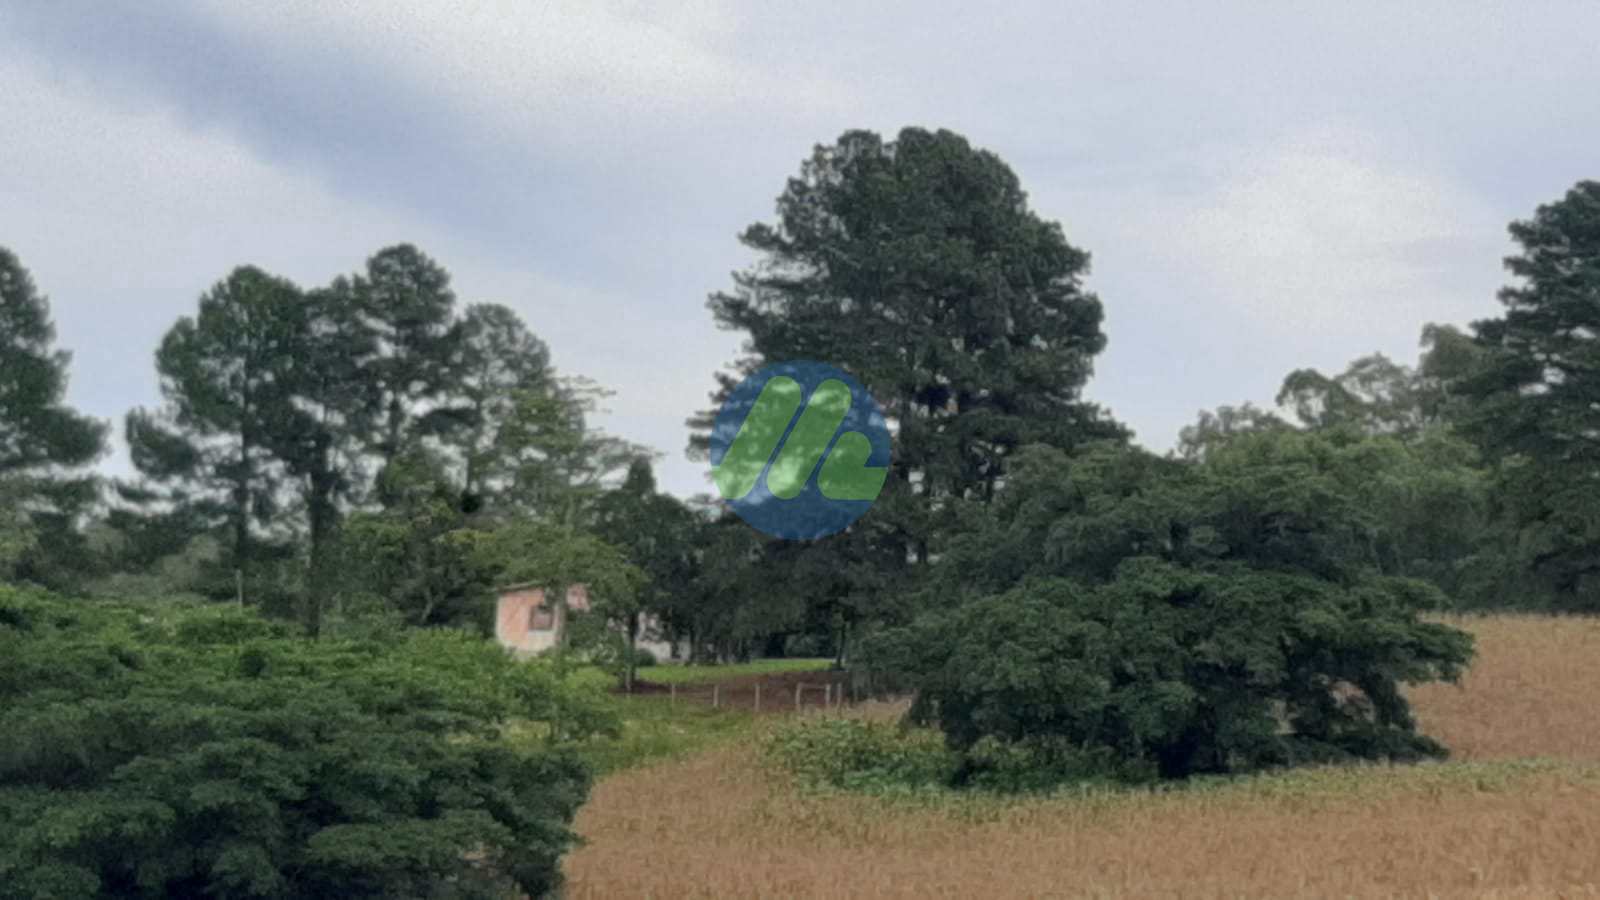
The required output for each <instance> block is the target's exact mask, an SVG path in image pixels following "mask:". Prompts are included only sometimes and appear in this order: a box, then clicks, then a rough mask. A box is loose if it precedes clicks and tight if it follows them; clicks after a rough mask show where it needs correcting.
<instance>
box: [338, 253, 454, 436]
mask: <svg viewBox="0 0 1600 900" xmlns="http://www.w3.org/2000/svg"><path fill="white" fill-rule="evenodd" d="M350 289H351V292H352V294H353V295H354V302H355V303H356V305H357V306H358V307H359V309H360V310H361V314H362V317H363V319H364V324H365V325H366V327H367V328H368V329H370V330H371V332H372V340H373V345H372V352H371V355H370V356H369V357H368V358H366V359H365V360H364V365H365V368H366V370H367V374H368V377H370V378H371V379H372V380H373V381H374V382H375V388H376V390H377V391H378V394H379V397H378V406H379V408H380V410H381V413H380V415H379V416H378V419H377V424H378V426H379V432H378V435H377V436H376V438H375V439H373V441H372V445H373V449H374V450H375V451H376V452H377V454H378V456H379V458H380V459H381V460H382V464H383V465H388V464H390V463H391V462H393V461H394V459H395V457H397V456H398V455H400V453H402V452H403V451H404V449H405V445H406V443H407V442H408V441H410V440H413V439H415V438H417V437H419V436H420V435H418V434H415V432H416V430H417V429H418V427H419V425H421V424H422V423H424V422H427V421H428V420H427V419H426V414H427V412H428V407H429V406H430V404H433V403H435V402H437V401H438V400H440V398H441V397H442V396H443V395H444V394H445V393H446V392H447V391H448V390H449V388H450V386H451V380H452V378H451V376H452V374H453V371H452V369H453V363H454V362H456V357H457V354H458V345H459V343H460V339H461V333H460V323H458V322H456V320H455V302H456V297H455V294H454V293H453V292H452V291H451V290H450V273H449V272H446V271H445V270H444V269H443V268H442V267H441V266H439V264H438V263H436V262H434V261H433V260H432V259H430V258H429V257H428V256H427V255H426V254H424V253H422V252H421V251H420V250H418V249H417V248H416V247H414V246H412V245H410V244H397V245H395V246H393V247H386V248H384V249H382V250H379V251H378V252H377V253H376V254H374V255H373V256H372V258H370V259H368V260H367V267H366V273H365V275H364V276H357V277H355V278H353V279H351V282H350Z"/></svg>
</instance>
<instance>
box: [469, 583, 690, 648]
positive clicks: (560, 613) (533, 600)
mask: <svg viewBox="0 0 1600 900" xmlns="http://www.w3.org/2000/svg"><path fill="white" fill-rule="evenodd" d="M568 609H571V610H575V611H578V612H584V611H586V610H588V609H589V591H588V588H586V587H585V586H584V585H581V584H575V585H573V586H572V587H570V588H568V589H567V602H566V606H565V607H563V606H562V605H561V604H557V603H550V602H548V601H547V600H546V598H545V591H544V588H542V587H539V586H537V585H533V584H513V585H508V586H506V587H503V588H501V589H500V591H499V599H498V600H497V601H496V603H495V611H494V638H495V640H496V641H499V642H500V645H501V646H502V647H508V648H510V649H511V650H513V651H514V652H516V654H517V655H519V656H533V655H536V654H539V653H543V652H545V651H546V650H552V649H554V648H555V647H556V645H558V644H559V643H560V642H561V634H562V632H564V631H565V630H566V627H567V623H566V611H567V610H568ZM663 637H664V636H663V635H662V632H661V623H660V622H659V621H657V620H656V618H655V617H654V616H644V617H643V618H642V619H641V621H640V622H639V633H638V634H637V635H635V642H634V645H635V646H636V647H638V648H639V649H640V650H646V651H648V652H649V653H650V655H651V656H654V657H655V658H656V660H657V661H658V662H671V661H673V660H677V659H682V658H684V657H685V656H686V655H687V652H686V651H687V648H686V647H685V646H684V645H683V644H682V642H680V643H679V644H678V645H677V646H674V645H673V643H672V642H670V641H667V640H664V639H662V638H663Z"/></svg>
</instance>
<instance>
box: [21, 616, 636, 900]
mask: <svg viewBox="0 0 1600 900" xmlns="http://www.w3.org/2000/svg"><path fill="white" fill-rule="evenodd" d="M513 721H533V722H538V723H539V724H540V725H541V726H542V728H543V737H544V739H543V740H540V741H536V742H516V741H510V740H507V730H508V726H509V725H510V724H511V723H512V722H513ZM615 727H616V723H615V722H614V721H612V720H611V718H610V717H609V715H608V714H607V712H606V710H605V709H604V708H601V707H599V706H596V705H595V704H594V703H593V702H592V698H591V695H590V694H589V693H588V692H585V691H583V690H580V689H575V688H572V687H570V686H569V685H567V684H565V683H564V682H563V681H562V680H561V679H559V678H557V677H555V676H554V675H553V674H552V673H551V671H550V670H549V667H547V666H542V665H524V664H518V663H515V662H513V661H511V660H510V658H509V657H508V656H507V655H506V654H505V653H504V652H502V651H501V650H500V649H499V648H497V647H495V646H493V645H491V644H486V643H485V642H484V641H482V640H481V639H480V638H478V637H476V636H472V635H466V634H461V633H457V632H449V631H415V632H410V633H408V634H406V635H405V636H404V637H403V638H401V639H400V640H398V641H396V642H393V643H390V642H371V641H367V642H363V641H336V640H322V641H307V640H305V639H304V638H300V637H295V636H293V635H291V634H288V633H287V630H286V629H285V628H284V627H283V626H282V625H277V624H273V623H270V622H267V621H264V620H262V619H261V618H260V617H259V616H257V615H255V614H253V613H248V612H244V611H238V610H234V609H231V608H227V607H221V608H218V607H214V606H212V607H199V608H182V607H176V606H155V607H151V606H144V607H123V606H117V605H113V604H99V603H96V604H90V603H84V602H82V601H67V600H62V599H60V598H56V597H51V596H48V595H43V594H38V593H31V592H19V591H16V590H13V589H10V588H0V897H4V898H47V897H93V896H118V897H122V896H126V897H134V896H143V897H179V896H182V897H192V896H229V897H281V896H290V897H312V896H338V897H395V896H407V897H501V896H505V895H506V893H507V892H508V891H509V890H512V889H518V890H521V891H525V892H529V893H533V894H540V893H543V892H546V891H548V890H550V889H551V888H553V887H554V886H555V885H556V884H557V883H558V882H559V876H560V870H559V867H558V861H559V859H560V857H561V855H562V854H563V853H564V852H565V851H566V850H567V849H568V848H570V847H571V846H572V845H573V844H574V842H575V835H574V834H573V832H572V831H571V829H570V827H569V823H570V822H571V820H572V816H573V814H574V813H575V812H576V811H577V809H578V807H579V805H580V804H582V803H583V801H584V799H585V797H586V796H587V794H588V789H589V786H590V782H591V772H590V770H589V768H588V767H587V766H586V765H585V764H584V762H583V760H582V758H581V757H580V755H579V753H578V751H577V745H578V744H580V743H582V742H583V741H585V740H587V739H588V738H589V737H590V736H591V735H593V734H594V733H596V732H605V731H612V732H614V731H615Z"/></svg>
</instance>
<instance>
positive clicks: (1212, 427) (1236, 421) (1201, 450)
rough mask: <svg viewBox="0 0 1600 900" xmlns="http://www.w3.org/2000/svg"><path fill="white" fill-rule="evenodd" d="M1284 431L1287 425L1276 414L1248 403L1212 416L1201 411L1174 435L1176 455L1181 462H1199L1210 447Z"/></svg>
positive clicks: (1219, 411) (1220, 407)
mask: <svg viewBox="0 0 1600 900" xmlns="http://www.w3.org/2000/svg"><path fill="white" fill-rule="evenodd" d="M1287 427H1289V423H1288V422H1285V421H1284V420H1283V419H1281V418H1279V417H1278V415H1277V414H1276V413H1272V412H1268V411H1267V410H1264V409H1261V408H1260V407H1258V406H1256V405H1255V404H1252V403H1246V404H1244V405H1242V406H1219V407H1217V411H1216V412H1208V411H1206V410H1201V411H1200V417H1199V419H1198V420H1196V421H1195V423H1194V424H1193V425H1186V426H1184V428H1183V430H1182V431H1180V432H1179V433H1178V455H1179V456H1181V457H1183V458H1184V459H1200V458H1202V457H1204V456H1205V455H1206V452H1207V451H1209V450H1211V449H1212V448H1213V447H1216V446H1217V445H1219V444H1223V443H1226V442H1227V441H1229V440H1231V439H1232V438H1234V437H1236V436H1238V435H1240V434H1245V433H1248V432H1252V431H1263V430H1266V429H1272V428H1287Z"/></svg>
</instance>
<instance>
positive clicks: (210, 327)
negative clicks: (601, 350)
mask: <svg viewBox="0 0 1600 900" xmlns="http://www.w3.org/2000/svg"><path fill="white" fill-rule="evenodd" d="M0 278H3V281H0V286H3V288H4V294H3V301H4V302H3V306H0V311H3V314H4V315H5V316H6V318H7V322H6V326H7V327H6V330H7V333H8V334H10V335H12V336H13V337H12V339H11V340H9V341H7V342H6V343H5V345H4V347H3V348H0V353H4V354H5V355H6V358H5V359H4V360H3V361H0V362H3V372H4V376H3V377H4V378H5V379H6V385H5V390H4V391H0V403H3V404H4V407H3V409H0V453H3V454H4V459H3V460H0V486H3V488H4V490H5V491H6V497H7V503H6V506H5V512H6V518H5V521H4V528H5V530H4V531H3V532H0V534H3V539H0V548H3V556H0V567H3V568H4V570H5V571H4V575H3V577H4V580H9V581H17V582H35V583H38V584H41V585H43V586H47V587H50V588H53V589H56V590H58V591H60V592H64V593H71V594H87V595H89V596H101V597H107V598H117V599H128V598H130V597H152V598H156V597H160V598H171V597H182V596H190V597H197V598H204V599H210V600H218V601H221V600H231V601H235V602H238V603H242V604H243V605H246V606H250V607H253V608H257V609H259V610H261V611H263V612H265V613H266V614H268V615H269V616H273V617H277V618H280V619H287V620H294V621H296V622H298V623H299V624H300V625H301V626H303V628H304V630H305V631H306V632H307V633H309V634H313V635H315V634H318V633H321V632H322V631H323V630H324V629H326V628H328V627H334V628H336V629H342V630H344V631H346V632H370V631H371V630H372V629H374V628H393V627H402V626H466V627H471V628H477V629H479V630H483V629H486V628H487V627H488V624H489V621H490V617H491V615H492V606H493V589H494V588H495V587H496V586H498V585H502V584H506V583H510V582H535V583H540V584H545V585H547V586H548V587H549V588H551V589H552V591H553V592H554V593H555V595H557V596H564V595H565V588H566V587H567V586H570V585H573V584H579V583H582V584H585V585H587V586H588V587H589V590H590V593H591V595H592V597H593V598H594V600H595V605H596V607H597V609H598V610H599V614H600V616H602V617H603V618H605V619H607V620H609V621H611V622H612V623H613V624H618V625H624V624H631V625H632V626H633V627H632V628H631V629H629V631H628V633H637V632H638V630H639V629H638V625H639V623H640V621H641V617H642V615H643V613H645V612H647V611H648V612H654V613H657V614H658V617H660V618H663V619H664V620H665V621H666V623H667V626H668V627H669V628H671V629H672V630H673V631H674V632H675V633H678V634H682V635H685V636H694V637H695V642H694V643H695V646H696V647H697V648H699V649H700V651H701V652H703V653H707V654H710V655H729V654H732V653H734V652H735V651H736V650H737V648H738V647H741V646H744V644H745V643H747V641H741V637H743V636H744V635H743V634H742V633H736V632H734V631H732V630H730V629H732V628H733V627H735V626H724V625H722V624H719V623H722V622H724V621H731V617H727V616H723V615H722V614H721V613H720V612H719V611H717V610H715V609H711V608H709V606H708V604H707V603H703V602H697V598H701V597H704V596H706V595H707V593H708V592H709V593H712V594H715V593H716V591H715V590H711V589H709V588H707V587H706V584H709V583H710V582H709V581H706V580H705V579H703V578H702V577H701V572H700V566H699V565H698V561H699V557H700V553H701V548H702V547H703V546H704V545H706V544H707V543H710V542H715V541H718V540H721V538H722V529H721V528H720V527H718V526H717V525H716V523H715V521H714V516H713V515H712V514H711V512H710V511H708V510H707V509H706V508H704V507H693V508H692V507H690V506H688V505H686V504H684V503H681V502H679V501H677V500H676V499H674V498H672V497H670V496H667V495H665V494H662V493H660V492H658V491H657V489H656V485H655V480H654V476H653V475H652V472H651V461H652V456H653V452H652V451H650V450H648V449H647V448H644V447H640V446H637V445H634V444H630V443H628V442H626V441H623V440H621V439H618V438H615V437H612V436H608V435H605V434H603V433H601V432H600V431H599V430H597V429H596V428H595V427H594V426H593V424H592V421H591V419H592V416H593V413H594V412H595V411H596V410H597V409H598V408H599V404H600V403H601V402H603V400H604V397H605V396H606V392H605V391H604V390H603V389H601V388H600V387H598V386H597V385H595V384H593V383H592V382H589V381H587V380H586V379H583V378H581V377H569V376H564V375H562V374H560V373H558V372H557V371H556V370H555V369H554V368H553V367H552V365H551V363H550V353H549V349H548V347H547V346H546V345H545V344H544V342H543V341H541V340H540V339H539V338H538V337H537V336H536V335H535V334H533V333H532V332H531V331H530V330H529V329H528V327H527V326H526V324H525V323H524V322H523V321H522V320H521V318H520V317H519V316H518V315H517V314H516V313H515V312H513V311H512V310H511V309H509V308H507V307H505V306H500V305H496V304H488V303H474V304H467V305H462V304H460V303H458V301H457V298H456V296H455V294H454V292H453V291H452V289H451V286H450V276H449V274H448V272H446V271H445V269H444V268H442V267H441V266H440V265H439V264H438V263H436V262H434V261H433V260H432V259H430V258H429V257H428V256H426V255H425V254H423V253H422V252H420V251H419V250H417V249H416V248H414V247H411V246H407V245H401V246H395V247H389V248H386V249H383V250H381V251H379V252H378V253H376V254H375V255H373V257H372V258H371V259H369V260H368V261H367V263H366V266H365V268H364V270H363V271H361V272H358V273H356V274H353V275H350V276H347V277H340V278H337V279H335V280H334V281H333V282H332V283H330V284H328V285H326V286H324V287H318V288H312V289H306V288H302V287H300V286H298V285H295V284H293V283H292V282H290V281H288V280H287V279H284V278H281V277H277V276H274V275H272V274H269V273H267V272H264V271H262V270H261V269H258V268H255V267H251V266H243V267H240V268H238V269H235V270H234V271H233V272H231V273H229V274H228V275H227V276H226V277H224V278H223V279H222V280H221V281H219V282H217V283H216V284H215V285H214V286H213V287H212V288H211V289H210V290H208V291H206V292H205V294H203V295H202V296H201V297H200V298H199V302H198V304H197V307H196V309H195V311H194V313H193V314H191V315H186V316H184V317H182V318H180V319H179V320H178V321H177V322H175V323H174V324H173V325H172V326H171V328H170V329H168V331H167V333H166V335H165V337H164V338H163V339H162V341H161V344H160V346H159V348H158V349H157V351H156V353H155V370H156V373H157V375H158V376H159V381H160V390H161V399H160V402H159V403H158V404H154V405H152V406H149V407H140V408H137V409H134V410H132V411H130V412H129V413H128V415H127V417H126V420H125V423H124V429H125V430H124V433H125V435H126V439H127V445H128V448H129V452H130V455H131V460H132V463H133V467H134V469H135V470H136V473H137V475H136V477H133V478H126V479H103V478H97V477H95V476H93V475H92V474H90V473H89V472H88V471H87V470H86V467H87V466H88V465H89V464H90V463H92V462H93V461H95V460H96V459H97V458H99V457H100V456H101V455H102V454H103V453H104V451H105V447H106V438H107V430H108V429H107V426H106V425H105V424H103V423H98V422H95V421H92V420H90V419H87V418H85V417H83V416H81V415H79V414H77V413H76V412H74V411H72V410H71V409H69V408H67V407H66V406H65V405H64V404H63V399H62V397H63V393H64V389H65V384H66V378H67V366H68V362H69V357H68V355H67V354H66V353H65V352H63V351H60V350H57V349H55V348H54V346H53V337H54V335H53V331H52V328H51V325H50V318H49V311H48V305H47V302H46V300H45V299H44V297H43V296H41V295H40V293H39V292H38V290H37V289H36V287H35V286H34V284H33V283H32V281H31V279H30V277H29V275H28V273H27V272H26V270H25V269H24V268H23V267H22V266H21V264H20V263H19V261H18V260H17V259H16V257H15V256H14V255H13V254H11V253H9V252H4V253H3V255H0ZM710 581H715V579H714V578H713V579H710ZM702 582H705V583H702ZM738 627H746V628H748V627H751V626H749V625H744V626H738Z"/></svg>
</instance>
